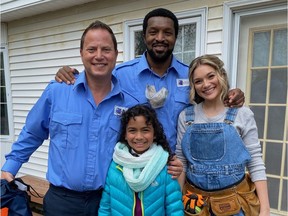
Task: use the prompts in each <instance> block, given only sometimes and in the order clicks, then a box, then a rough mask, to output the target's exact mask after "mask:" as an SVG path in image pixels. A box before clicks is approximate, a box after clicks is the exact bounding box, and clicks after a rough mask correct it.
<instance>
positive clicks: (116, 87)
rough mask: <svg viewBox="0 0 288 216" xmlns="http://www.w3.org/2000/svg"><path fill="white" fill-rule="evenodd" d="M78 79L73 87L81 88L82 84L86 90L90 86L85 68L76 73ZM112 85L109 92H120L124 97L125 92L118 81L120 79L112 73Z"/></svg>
mask: <svg viewBox="0 0 288 216" xmlns="http://www.w3.org/2000/svg"><path fill="white" fill-rule="evenodd" d="M75 78H76V81H75V84H74V86H73V89H74V90H75V89H76V88H80V86H82V87H83V88H84V90H85V91H86V90H87V89H88V88H89V87H88V83H87V80H86V73H85V70H83V71H82V72H81V73H79V74H76V75H75ZM111 82H112V87H111V92H110V93H109V94H111V96H114V95H117V94H120V95H121V97H123V93H122V89H121V87H120V84H119V82H118V79H117V78H116V77H115V76H114V75H113V74H112V79H111Z"/></svg>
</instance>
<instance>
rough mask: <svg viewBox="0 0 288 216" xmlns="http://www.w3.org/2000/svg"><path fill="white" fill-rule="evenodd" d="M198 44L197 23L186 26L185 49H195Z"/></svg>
mask: <svg viewBox="0 0 288 216" xmlns="http://www.w3.org/2000/svg"><path fill="white" fill-rule="evenodd" d="M195 45H196V24H195V23H194V24H190V25H185V26H184V51H191V50H194V51H195Z"/></svg>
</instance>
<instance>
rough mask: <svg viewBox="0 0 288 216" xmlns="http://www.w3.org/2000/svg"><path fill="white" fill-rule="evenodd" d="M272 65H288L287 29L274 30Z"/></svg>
mask: <svg viewBox="0 0 288 216" xmlns="http://www.w3.org/2000/svg"><path fill="white" fill-rule="evenodd" d="M272 56H273V57H272V65H273V66H280V65H287V64H288V63H287V29H279V30H275V32H274V40H273V54H272Z"/></svg>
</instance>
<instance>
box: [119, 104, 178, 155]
mask: <svg viewBox="0 0 288 216" xmlns="http://www.w3.org/2000/svg"><path fill="white" fill-rule="evenodd" d="M136 116H144V118H145V119H146V124H151V125H152V127H153V129H154V136H155V138H154V142H155V143H156V144H157V145H160V146H162V148H163V149H164V150H165V151H167V152H168V153H169V159H168V160H170V159H172V156H173V155H172V152H171V149H170V147H169V143H168V141H167V139H166V136H165V134H164V130H163V126H162V124H161V123H160V122H159V120H158V118H157V114H156V112H155V110H154V109H153V108H151V107H149V106H148V105H136V106H133V107H131V108H129V109H128V110H126V111H125V112H124V113H123V114H122V117H121V132H120V139H119V141H120V142H122V143H124V144H126V145H127V146H129V145H128V143H127V140H126V139H125V135H126V129H127V125H128V122H129V121H130V119H131V118H133V119H135V117H136Z"/></svg>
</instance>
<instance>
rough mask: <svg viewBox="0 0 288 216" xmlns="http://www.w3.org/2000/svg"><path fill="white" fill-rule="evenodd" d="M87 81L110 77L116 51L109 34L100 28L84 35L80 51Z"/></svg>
mask: <svg viewBox="0 0 288 216" xmlns="http://www.w3.org/2000/svg"><path fill="white" fill-rule="evenodd" d="M80 54H81V58H82V62H83V64H84V67H85V71H86V76H87V79H95V78H101V77H106V78H107V77H109V79H110V77H111V74H112V70H113V69H114V67H115V64H116V59H117V55H118V51H117V50H115V48H114V43H113V40H112V37H111V35H110V33H109V32H108V31H107V30H105V29H101V28H97V29H91V30H89V31H88V32H87V33H86V36H85V38H84V42H83V47H82V49H81V50H80Z"/></svg>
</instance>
